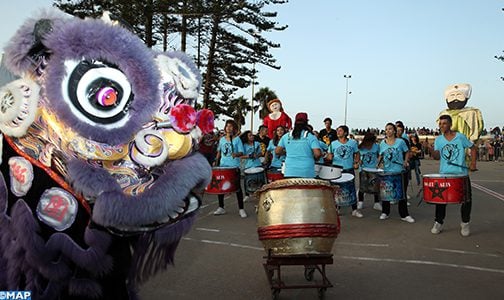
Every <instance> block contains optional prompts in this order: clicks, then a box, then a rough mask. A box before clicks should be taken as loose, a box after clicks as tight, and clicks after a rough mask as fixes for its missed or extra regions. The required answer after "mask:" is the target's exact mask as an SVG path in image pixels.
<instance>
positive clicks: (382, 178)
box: [377, 172, 406, 203]
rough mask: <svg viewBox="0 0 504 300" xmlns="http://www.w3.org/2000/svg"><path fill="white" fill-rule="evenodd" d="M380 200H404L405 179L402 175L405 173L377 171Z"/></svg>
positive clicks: (392, 201)
mask: <svg viewBox="0 0 504 300" xmlns="http://www.w3.org/2000/svg"><path fill="white" fill-rule="evenodd" d="M377 174H378V179H379V184H380V193H379V197H380V200H381V201H389V202H390V203H397V202H399V201H401V200H406V181H405V178H404V176H405V175H406V173H403V172H397V173H377Z"/></svg>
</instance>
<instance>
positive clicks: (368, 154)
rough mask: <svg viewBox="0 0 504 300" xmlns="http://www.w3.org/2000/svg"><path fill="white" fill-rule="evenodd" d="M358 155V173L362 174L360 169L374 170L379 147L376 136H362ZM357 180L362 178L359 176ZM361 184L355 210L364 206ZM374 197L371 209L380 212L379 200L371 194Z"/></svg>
mask: <svg viewBox="0 0 504 300" xmlns="http://www.w3.org/2000/svg"><path fill="white" fill-rule="evenodd" d="M358 148H359V153H360V161H361V170H360V172H364V171H363V170H362V168H369V169H372V168H376V165H377V164H378V156H379V155H380V154H379V152H380V147H379V146H378V144H377V143H376V135H375V134H374V133H373V132H366V134H364V138H363V139H362V142H361V143H360V144H359V147H358ZM359 178H363V177H362V176H359ZM362 184H363V183H362V182H360V185H361V189H359V192H358V193H357V194H358V197H359V202H357V208H358V209H362V207H363V204H364V192H363V191H362ZM373 197H374V205H373V208H374V209H376V210H379V211H381V210H382V206H381V204H380V198H379V197H378V193H374V194H373Z"/></svg>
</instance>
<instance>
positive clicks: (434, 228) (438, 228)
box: [430, 222, 443, 234]
mask: <svg viewBox="0 0 504 300" xmlns="http://www.w3.org/2000/svg"><path fill="white" fill-rule="evenodd" d="M441 231H443V224H441V223H438V222H434V226H432V229H431V230H430V232H432V234H439V233H441Z"/></svg>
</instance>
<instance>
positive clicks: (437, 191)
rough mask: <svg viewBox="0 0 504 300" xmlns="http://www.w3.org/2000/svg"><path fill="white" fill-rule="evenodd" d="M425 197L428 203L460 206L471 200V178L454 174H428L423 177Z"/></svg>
mask: <svg viewBox="0 0 504 300" xmlns="http://www.w3.org/2000/svg"><path fill="white" fill-rule="evenodd" d="M422 181H423V196H424V201H425V202H426V203H431V204H460V203H462V202H464V201H467V200H469V199H468V197H467V195H468V185H469V177H468V176H466V175H453V174H427V175H424V176H422Z"/></svg>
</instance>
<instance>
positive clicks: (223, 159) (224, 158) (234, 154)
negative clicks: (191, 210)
mask: <svg viewBox="0 0 504 300" xmlns="http://www.w3.org/2000/svg"><path fill="white" fill-rule="evenodd" d="M224 131H225V135H224V136H223V137H221V138H220V140H219V146H218V147H217V156H216V158H215V163H214V165H215V166H217V165H219V166H221V167H236V168H237V169H238V168H240V156H242V155H243V144H242V141H241V140H240V137H238V136H237V133H238V124H236V122H235V121H234V120H227V121H226V123H225V126H224ZM238 186H239V185H238ZM217 197H218V199H219V207H218V208H217V209H216V210H215V211H214V215H223V214H225V213H226V210H225V209H224V195H217ZM236 198H237V199H238V208H239V214H240V217H242V218H246V217H247V212H245V209H244V206H243V192H242V190H241V187H240V188H239V189H238V191H237V192H236Z"/></svg>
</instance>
